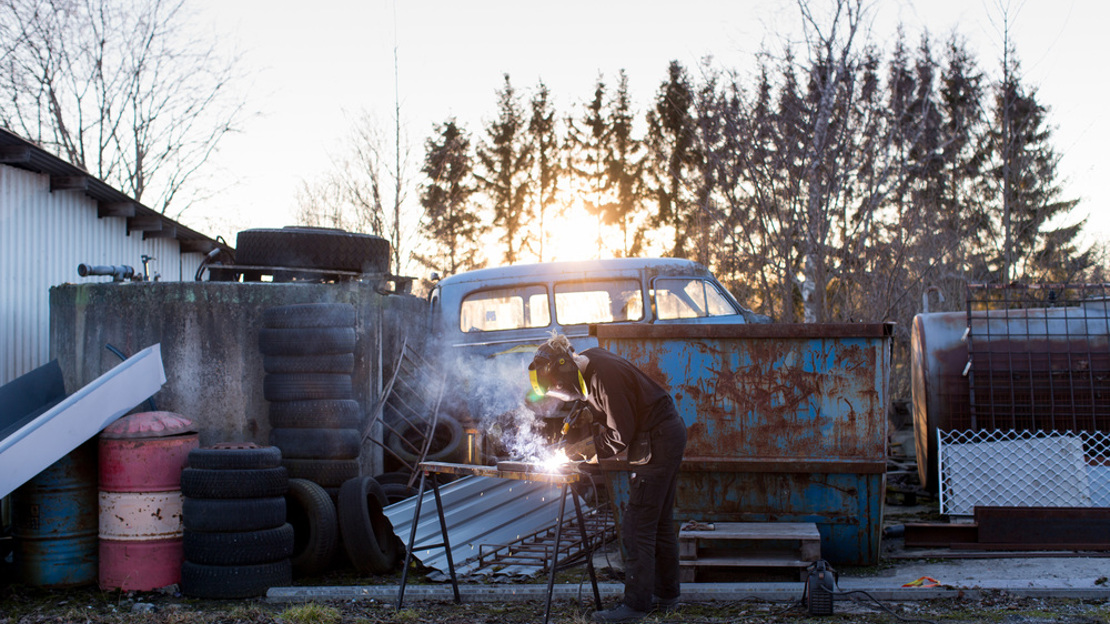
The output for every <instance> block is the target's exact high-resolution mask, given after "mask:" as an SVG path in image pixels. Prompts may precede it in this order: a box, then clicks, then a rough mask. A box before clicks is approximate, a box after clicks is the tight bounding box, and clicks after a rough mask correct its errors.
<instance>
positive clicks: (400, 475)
mask: <svg viewBox="0 0 1110 624" xmlns="http://www.w3.org/2000/svg"><path fill="white" fill-rule="evenodd" d="M410 476H411V473H408V472H403V471H400V470H397V471H394V472H383V473H381V474H379V475H374V480H375V481H377V482H378V485H380V486H382V487H385V486H386V484H391V483H392V484H397V483H400V484H401V485H406V486H407V485H408V484H409V478H410Z"/></svg>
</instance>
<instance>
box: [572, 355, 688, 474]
mask: <svg viewBox="0 0 1110 624" xmlns="http://www.w3.org/2000/svg"><path fill="white" fill-rule="evenodd" d="M582 355H583V356H585V357H586V358H588V359H589V364H588V365H587V366H586V370H584V371H583V372H582V376H583V378H585V380H586V388H587V389H588V390H589V393H590V394H589V396H588V397H587V399H586V400H587V401H588V402H589V404H590V407H591V408H593V410H594V413H596V414H598V415H600V416H601V418H603V419H604V421H603V422H602V424H603V425H605V427H606V429H605V431H604V432H602V433H601V434H600V435H598V436H596V437H595V444H596V445H597V455H598V457H611V456H613V455H616V454H617V453H619V452H621V451H623V450H624V449H626V448H627V447H628V446H629V445H631V444H632V441H633V439H635V437H636V435H637V434H639V433H647V432H649V431H651V430H652V429H654V428H655V427H656V426H658V425H659V424H660V423H662V422H664V421H665V420H666V419H668V418H676V417H677V416H676V414H675V410H674V401H673V400H672V399H671V395H670V394H669V393H668V392H667V391H666V390H665V389H664V388H663V387H662V386H660V385H659V384H658V383H656V382H655V381H654V380H653V379H651V378H650V377H648V376H647V375H645V374H644V373H643V371H641V370H640V369H639V368H636V366H635V365H633V364H632V363H631V362H629V361H628V360H626V359H624V358H622V357H620V356H618V355H614V354H612V353H610V352H608V351H606V350H605V349H601V348H599V347H595V348H593V349H587V350H585V351H583V352H582Z"/></svg>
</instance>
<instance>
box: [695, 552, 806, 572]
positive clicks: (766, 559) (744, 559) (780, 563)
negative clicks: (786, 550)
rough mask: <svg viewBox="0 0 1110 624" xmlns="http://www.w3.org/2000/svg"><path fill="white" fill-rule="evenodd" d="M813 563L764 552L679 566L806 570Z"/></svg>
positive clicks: (724, 556)
mask: <svg viewBox="0 0 1110 624" xmlns="http://www.w3.org/2000/svg"><path fill="white" fill-rule="evenodd" d="M811 563H813V562H812V561H802V560H800V559H798V558H797V557H793V556H790V555H788V554H775V553H771V552H764V553H760V554H755V555H752V556H750V557H748V556H737V555H712V556H709V557H699V558H698V559H697V561H679V562H678V565H679V566H687V567H693V568H700V567H717V568H720V567H728V568H805V567H808V566H809V564H811Z"/></svg>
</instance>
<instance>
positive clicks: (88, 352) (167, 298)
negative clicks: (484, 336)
mask: <svg viewBox="0 0 1110 624" xmlns="http://www.w3.org/2000/svg"><path fill="white" fill-rule="evenodd" d="M296 303H350V304H352V305H354V306H355V308H356V310H357V326H356V332H357V334H358V343H357V346H356V352H355V371H354V381H355V394H356V398H357V399H358V401H359V402H360V404H361V405H362V407H363V410H366V409H367V408H368V407H369V406H371V405H372V404H373V402H374V401H375V400H376V399H377V398H378V397H379V395H380V392H381V388H382V380H383V379H388V378H389V377H388V375H389V374H390V373H391V370H392V366H393V363H394V362H396V360H397V355H398V353H399V352H400V348H401V344H402V341H403V340H404V338H405V337H406V336H408V340H409V344H410V345H416V346H417V347H419V346H422V341H423V340H425V339H426V336H427V333H428V332H427V302H426V301H424V300H423V299H420V298H417V297H414V296H411V295H401V294H382V293H379V292H378V291H377V289H376V284H368V283H360V282H348V283H339V284H302V283H262V282H254V283H238V282H131V283H96V284H65V285H62V286H56V287H54V288H51V289H50V357H51V358H52V359H57V360H58V362H59V364H60V365H61V368H62V372H63V375H64V378H65V384H66V391H67V392H70V393H72V392H74V391H76V390H77V389H79V388H81V387H82V386H83V385H85V384H87V383H88V382H90V381H92V380H94V379H96V378H97V377H99V376H100V375H101V374H103V373H104V372H106V371H108V370H109V369H111V368H112V367H114V366H116V365H117V364H119V362H120V359H119V358H118V357H117V356H116V355H114V354H112V353H111V352H110V351H109V350H108V349H107V348H106V346H105V345H107V344H111V345H113V346H115V347H116V348H118V349H119V350H121V351H123V352H124V353H125V354H127V355H130V354H132V353H135V352H137V351H139V350H141V349H144V348H146V347H148V346H150V345H152V344H154V343H161V345H162V346H161V349H162V360H163V366H164V367H165V371H166V379H167V381H166V384H165V385H164V386H163V388H162V390H161V391H160V392H158V394H156V395H155V396H154V401H155V403H156V405H157V408H158V409H160V410H167V411H172V412H177V413H179V414H182V415H184V416H186V417H187V418H190V419H192V420H193V421H194V422H195V423H197V426H198V428H199V430H200V443H201V445H202V446H207V445H211V444H214V443H218V442H254V443H256V444H260V445H266V444H268V443H269V433H270V427H269V418H268V406H269V404H268V402H267V401H266V400H265V399H264V398H263V393H262V380H263V377H264V375H265V372H264V371H263V368H262V355H261V353H260V352H259V350H258V332H259V329H261V327H262V311H263V310H265V309H266V308H269V307H273V306H280V305H289V304H296ZM143 409H145V406H144V407H143ZM362 455H363V473H364V474H377V473H378V472H379V471H380V470H381V468H382V457H381V450H380V448H379V447H378V446H377V445H376V444H373V443H372V442H367V443H366V445H364V448H363V453H362Z"/></svg>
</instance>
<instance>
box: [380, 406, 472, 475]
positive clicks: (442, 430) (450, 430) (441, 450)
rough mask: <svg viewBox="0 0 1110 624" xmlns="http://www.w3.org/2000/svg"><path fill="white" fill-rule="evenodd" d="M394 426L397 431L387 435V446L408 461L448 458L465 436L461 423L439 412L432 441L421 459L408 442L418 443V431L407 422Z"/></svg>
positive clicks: (416, 444) (459, 446) (460, 445)
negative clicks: (425, 454)
mask: <svg viewBox="0 0 1110 624" xmlns="http://www.w3.org/2000/svg"><path fill="white" fill-rule="evenodd" d="M395 428H396V429H397V433H391V434H390V435H389V442H388V444H389V448H390V450H392V451H393V452H394V453H396V454H397V456H398V457H401V458H402V459H404V460H405V461H406V462H409V463H413V462H417V461H442V460H444V459H449V458H451V457H453V456H454V455H455V453H457V452H458V451H459V449H460V448H461V447H462V443H463V438H464V437H465V434H464V433H463V428H462V425H460V424H459V421H457V420H455V419H454V418H452V417H451V416H448V415H447V414H440V415H439V419H438V420H437V421H436V427H435V430H434V431H433V433H432V443H431V444H430V445H429V446H428V454H427V456H425V457H424V458H423V459H421V458H420V457H419V456H418V453H417V452H416V451H414V450H413V449H412V448H411V447H410V445H409V443H411V444H413V445H415V446H419V445H420V437H421V433H420V431H419V430H417V429H416V428H415V426H412V425H409V423H407V422H402V423H401V425H400V426H399V427H395ZM404 440H408V442H409V443H406V442H405V441H404Z"/></svg>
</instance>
